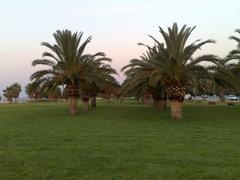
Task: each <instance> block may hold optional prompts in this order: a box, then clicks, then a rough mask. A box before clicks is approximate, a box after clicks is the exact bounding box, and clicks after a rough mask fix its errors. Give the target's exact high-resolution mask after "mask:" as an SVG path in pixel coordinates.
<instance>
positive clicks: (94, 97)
mask: <svg viewBox="0 0 240 180" xmlns="http://www.w3.org/2000/svg"><path fill="white" fill-rule="evenodd" d="M91 107H92V108H95V107H97V101H96V96H92V97H91Z"/></svg>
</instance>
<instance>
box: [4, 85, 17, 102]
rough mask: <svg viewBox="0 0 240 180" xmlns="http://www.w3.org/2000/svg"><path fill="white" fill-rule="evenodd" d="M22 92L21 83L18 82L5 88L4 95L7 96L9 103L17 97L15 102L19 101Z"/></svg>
mask: <svg viewBox="0 0 240 180" xmlns="http://www.w3.org/2000/svg"><path fill="white" fill-rule="evenodd" d="M20 92H21V85H20V84H18V83H13V84H12V85H10V86H8V87H7V88H6V89H5V90H3V96H5V97H6V98H7V100H8V102H9V103H12V102H13V99H15V103H17V98H18V97H19V94H20Z"/></svg>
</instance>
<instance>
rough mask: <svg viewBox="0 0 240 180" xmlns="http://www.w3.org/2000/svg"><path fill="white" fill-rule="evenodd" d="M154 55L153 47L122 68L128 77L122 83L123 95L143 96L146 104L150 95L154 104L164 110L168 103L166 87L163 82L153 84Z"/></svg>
mask: <svg viewBox="0 0 240 180" xmlns="http://www.w3.org/2000/svg"><path fill="white" fill-rule="evenodd" d="M154 55H155V54H153V52H152V50H151V48H148V51H146V53H144V54H143V55H142V56H140V59H132V60H131V61H130V63H129V64H128V65H126V66H124V67H123V68H122V71H124V74H125V76H126V79H125V81H124V83H123V85H122V95H123V97H124V96H126V95H127V94H134V95H135V97H142V99H143V102H144V104H149V98H150V96H151V97H152V98H153V100H154V105H155V106H157V107H159V109H160V110H163V108H164V107H165V106H164V104H166V95H165V88H164V87H163V86H162V85H161V82H158V83H156V84H155V85H154V86H153V85H152V84H151V78H152V76H151V75H152V66H153V65H152V64H153V61H154Z"/></svg>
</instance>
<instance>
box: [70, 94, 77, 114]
mask: <svg viewBox="0 0 240 180" xmlns="http://www.w3.org/2000/svg"><path fill="white" fill-rule="evenodd" d="M69 99H70V114H72V115H73V114H76V113H77V100H78V99H77V97H75V96H72V97H70V98H69Z"/></svg>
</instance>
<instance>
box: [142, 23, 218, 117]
mask: <svg viewBox="0 0 240 180" xmlns="http://www.w3.org/2000/svg"><path fill="white" fill-rule="evenodd" d="M159 29H160V34H161V35H162V37H163V39H164V43H160V42H159V41H158V40H157V39H155V38H154V37H152V36H150V38H151V39H153V40H154V43H155V46H154V48H151V47H150V46H147V45H145V46H146V47H147V48H148V49H151V51H153V52H155V57H154V58H153V61H152V63H151V78H150V84H152V85H153V86H155V85H156V84H157V83H161V84H162V85H163V86H164V87H165V88H166V92H167V96H168V99H169V100H170V101H171V117H172V118H173V119H181V118H182V102H183V100H184V95H185V92H186V88H188V87H192V86H195V85H196V83H197V81H196V80H197V78H198V76H199V74H202V73H203V72H207V71H206V69H205V68H204V67H203V66H201V65H200V64H199V63H201V62H204V61H216V57H215V56H213V55H203V56H200V57H197V58H193V55H194V54H195V53H196V51H197V50H199V49H200V48H201V47H202V46H203V45H205V44H208V43H214V42H215V41H213V40H206V41H200V40H196V41H194V42H192V43H190V44H189V45H187V40H188V39H189V37H190V35H191V33H192V31H193V30H194V29H195V27H193V28H191V27H187V26H186V25H184V26H183V27H182V28H181V29H179V28H178V26H177V24H176V23H174V24H173V26H172V27H169V28H168V31H166V32H165V31H164V30H163V29H162V28H161V27H159ZM200 72H201V73H200Z"/></svg>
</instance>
